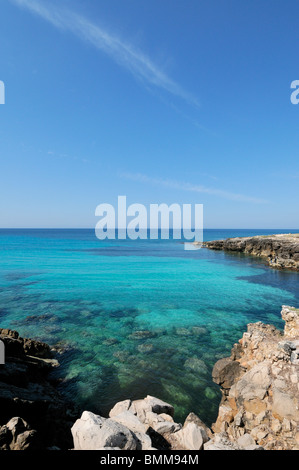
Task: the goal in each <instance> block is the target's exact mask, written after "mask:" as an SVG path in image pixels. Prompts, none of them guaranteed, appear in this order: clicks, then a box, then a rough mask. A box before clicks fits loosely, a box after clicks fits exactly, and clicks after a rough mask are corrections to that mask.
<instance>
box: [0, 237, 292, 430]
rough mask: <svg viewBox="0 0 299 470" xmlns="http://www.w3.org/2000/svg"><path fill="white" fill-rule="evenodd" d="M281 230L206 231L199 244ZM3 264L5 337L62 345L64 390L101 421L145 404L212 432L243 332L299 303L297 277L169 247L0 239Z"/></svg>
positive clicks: (0, 306)
mask: <svg viewBox="0 0 299 470" xmlns="http://www.w3.org/2000/svg"><path fill="white" fill-rule="evenodd" d="M279 232H280V231H273V230H272V231H267V230H259V231H254V230H250V231H249V230H248V231H244V230H207V231H205V233H204V238H205V240H212V239H219V238H227V237H231V236H247V235H257V234H264V235H266V234H270V233H279ZM287 232H291V230H288V231H287ZM293 232H298V231H296V230H294V231H293ZM0 254H1V258H0V327H9V328H13V329H16V330H18V331H19V332H20V334H21V335H22V336H31V337H37V338H40V339H41V340H43V341H46V342H48V343H50V344H52V345H61V346H64V347H66V352H65V353H64V355H63V356H62V358H61V368H60V369H59V370H58V371H57V372H56V374H58V375H59V376H60V377H61V378H64V380H63V382H62V383H61V386H60V387H61V390H62V391H63V392H64V393H65V394H66V395H67V396H70V397H71V398H72V399H74V400H75V401H76V402H77V403H78V404H79V405H80V406H81V407H82V408H84V409H88V410H91V411H94V412H97V413H101V414H103V415H107V412H108V411H109V409H110V408H111V407H112V406H113V404H114V403H115V402H116V401H119V400H122V399H125V398H128V397H130V398H141V397H143V396H145V395H146V394H150V395H156V396H158V397H160V398H162V399H164V400H166V401H169V402H170V403H172V404H173V405H174V406H175V409H176V419H177V420H178V421H180V420H183V419H184V418H185V416H186V415H187V414H188V413H189V412H190V411H194V412H195V413H197V414H198V415H199V416H200V417H201V418H202V419H203V420H204V421H206V422H207V424H211V423H212V422H213V421H214V420H215V418H216V414H217V410H218V405H219V400H220V393H219V390H218V387H217V386H216V385H215V384H213V382H212V380H211V370H212V367H213V365H214V363H215V362H216V361H217V360H218V359H219V358H221V357H224V356H226V355H228V354H229V353H230V349H231V347H232V345H233V343H234V342H236V341H238V339H239V338H240V337H241V336H242V334H243V332H244V330H245V328H246V324H247V323H249V322H256V321H259V320H261V321H263V322H266V323H272V324H274V325H276V326H277V327H280V328H281V327H282V326H283V325H282V321H281V318H280V310H281V305H282V304H291V305H299V289H298V286H299V275H298V274H297V273H292V272H280V271H275V270H272V269H270V268H268V267H267V266H266V265H265V264H264V263H263V261H261V260H258V259H254V258H250V257H246V256H244V255H238V254H227V253H223V252H216V251H215V252H214V251H210V250H207V249H201V250H199V251H184V249H183V245H182V244H181V243H180V242H178V241H173V240H163V241H161V240H152V241H151V240H148V241H145V240H142V241H139V240H137V241H130V240H125V241H117V240H115V241H99V240H97V238H96V237H95V235H94V232H93V231H92V230H0Z"/></svg>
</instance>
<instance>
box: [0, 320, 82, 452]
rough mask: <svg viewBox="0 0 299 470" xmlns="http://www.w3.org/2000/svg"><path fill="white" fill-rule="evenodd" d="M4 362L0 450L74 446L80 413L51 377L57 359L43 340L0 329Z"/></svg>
mask: <svg viewBox="0 0 299 470" xmlns="http://www.w3.org/2000/svg"><path fill="white" fill-rule="evenodd" d="M0 340H1V342H2V343H1V344H4V347H5V365H0V449H5V450H35V449H48V448H60V449H68V448H70V447H71V446H72V436H71V432H70V428H71V426H72V423H73V421H74V419H75V418H76V416H77V414H76V411H75V408H74V406H73V405H72V404H70V403H66V402H65V400H64V399H63V397H62V396H61V395H60V393H59V392H58V391H57V389H56V386H55V383H54V382H53V381H52V380H50V375H51V374H50V373H51V371H52V370H53V368H55V367H57V366H58V365H59V364H58V361H57V360H56V359H55V358H53V357H52V351H51V348H50V347H49V346H48V345H47V344H45V343H42V342H40V341H35V340H31V339H27V338H21V337H20V336H19V334H18V332H16V331H13V330H8V329H0Z"/></svg>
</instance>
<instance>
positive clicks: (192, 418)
mask: <svg viewBox="0 0 299 470" xmlns="http://www.w3.org/2000/svg"><path fill="white" fill-rule="evenodd" d="M189 423H194V424H197V426H199V427H200V428H203V429H204V430H205V432H206V434H207V436H208V437H209V438H210V439H211V438H212V437H213V433H212V431H211V429H210V428H209V427H208V426H206V424H205V423H204V422H203V421H202V420H201V419H200V418H199V417H198V416H197V415H196V414H195V413H193V412H191V413H189V414H188V416H187V418H186V420H185V422H184V426H183V427H186V426H187V424H189Z"/></svg>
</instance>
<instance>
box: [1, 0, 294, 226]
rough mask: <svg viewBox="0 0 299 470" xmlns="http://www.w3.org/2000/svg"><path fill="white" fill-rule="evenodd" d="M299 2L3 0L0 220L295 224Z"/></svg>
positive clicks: (6, 223)
mask: <svg viewBox="0 0 299 470" xmlns="http://www.w3.org/2000/svg"><path fill="white" fill-rule="evenodd" d="M298 13H299V5H298V2H297V0H287V1H283V0H263V1H260V0H259V1H257V0H250V1H240V0H162V1H161V0H159V1H158V0H109V1H108V0H96V1H94V0H59V1H58V0H51V1H50V0H2V2H1V15H0V44H1V46H0V47H1V55H0V61H1V62H0V80H2V81H3V82H4V83H5V93H6V95H5V99H6V102H5V105H0V162H1V163H0V165H1V166H0V195H1V202H0V215H1V217H0V227H94V226H95V223H96V218H95V215H94V213H95V208H96V206H97V205H98V204H101V203H110V204H116V202H117V196H118V195H126V196H127V199H128V203H142V204H145V205H149V204H150V203H167V204H172V203H180V204H183V203H189V204H195V203H198V204H204V225H205V227H207V228H282V229H283V228H298V227H299V211H298V199H299V198H298V196H299V191H298V183H299V164H298V148H299V147H298V145H299V105H297V106H295V105H293V104H291V101H290V95H291V92H292V90H291V89H290V84H291V82H292V81H293V80H296V79H299V70H298V40H299V29H298V24H297V22H298V20H297V18H298Z"/></svg>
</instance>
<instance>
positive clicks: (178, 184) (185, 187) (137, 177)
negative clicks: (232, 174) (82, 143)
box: [119, 172, 268, 204]
mask: <svg viewBox="0 0 299 470" xmlns="http://www.w3.org/2000/svg"><path fill="white" fill-rule="evenodd" d="M119 176H120V177H121V178H124V179H128V180H131V181H136V182H139V183H149V184H152V185H156V186H164V187H168V188H172V189H177V190H180V191H191V192H194V193H204V194H210V195H212V196H218V197H220V198H222V199H229V200H232V201H239V202H250V203H254V204H267V203H268V201H266V200H265V199H259V198H256V197H251V196H246V195H244V194H237V193H232V192H230V191H224V190H222V189H218V188H211V187H207V186H203V185H195V184H192V183H187V182H182V181H175V180H171V179H166V178H152V177H149V176H147V175H144V174H141V173H128V172H125V173H120V174H119Z"/></svg>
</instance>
